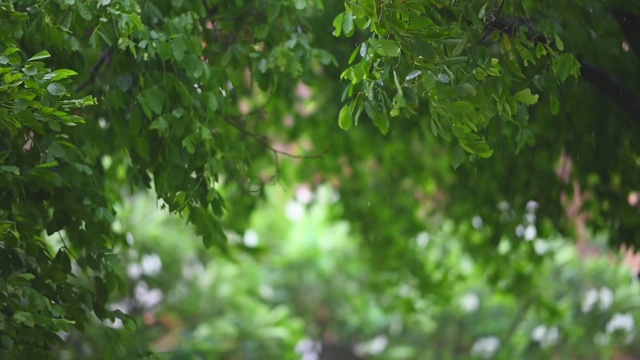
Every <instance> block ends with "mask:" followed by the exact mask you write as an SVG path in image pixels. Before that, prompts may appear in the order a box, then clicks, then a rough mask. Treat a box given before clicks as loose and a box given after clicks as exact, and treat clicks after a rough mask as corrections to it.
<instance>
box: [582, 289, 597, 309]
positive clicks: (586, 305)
mask: <svg viewBox="0 0 640 360" xmlns="http://www.w3.org/2000/svg"><path fill="white" fill-rule="evenodd" d="M598 298H599V293H598V290H596V289H593V288H591V289H589V290H588V291H587V293H586V294H585V295H584V300H583V301H582V313H583V314H586V313H588V312H590V311H591V309H593V306H594V305H595V304H596V303H597V302H598Z"/></svg>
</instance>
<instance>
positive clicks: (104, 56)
mask: <svg viewBox="0 0 640 360" xmlns="http://www.w3.org/2000/svg"><path fill="white" fill-rule="evenodd" d="M112 51H113V48H111V47H109V48H107V49H106V50H105V51H104V52H103V53H102V55H100V59H98V62H97V63H96V64H95V65H93V67H92V68H91V74H90V75H89V78H88V79H87V80H85V81H84V82H83V83H81V84H80V85H78V86H77V87H76V92H78V91H82V89H84V88H86V87H87V86H89V85H90V84H93V83H94V82H95V81H96V77H97V76H98V71H100V68H102V66H104V64H105V63H106V62H107V60H109V58H110V57H111V52H112Z"/></svg>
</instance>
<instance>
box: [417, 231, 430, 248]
mask: <svg viewBox="0 0 640 360" xmlns="http://www.w3.org/2000/svg"><path fill="white" fill-rule="evenodd" d="M429 241H431V236H429V233H427V232H426V231H423V232H421V233H419V234H418V236H416V244H417V245H418V247H419V248H421V249H424V248H426V247H427V245H429Z"/></svg>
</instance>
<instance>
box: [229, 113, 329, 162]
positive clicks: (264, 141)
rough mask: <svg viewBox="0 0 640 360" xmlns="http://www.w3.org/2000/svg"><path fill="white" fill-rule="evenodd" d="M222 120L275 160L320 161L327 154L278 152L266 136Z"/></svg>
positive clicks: (230, 121) (235, 123) (231, 121)
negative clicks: (258, 144)
mask: <svg viewBox="0 0 640 360" xmlns="http://www.w3.org/2000/svg"><path fill="white" fill-rule="evenodd" d="M224 120H225V121H226V122H227V124H229V125H231V126H232V127H234V128H235V129H237V130H238V131H240V132H241V133H243V134H245V135H247V136H249V137H251V138H253V139H255V140H256V141H258V142H259V143H260V144H261V145H262V146H264V147H266V148H267V149H269V150H271V151H272V152H273V153H274V154H275V155H276V160H277V156H278V155H283V156H286V157H290V158H293V159H320V158H322V157H323V156H324V155H325V154H327V153H328V152H329V150H324V151H323V152H321V153H318V154H313V155H297V154H291V153H289V152H286V151H282V150H278V149H276V148H274V147H273V146H271V144H270V143H269V139H267V137H266V136H263V135H259V134H256V133H254V132H251V131H249V130H247V129H245V128H244V127H243V126H241V125H240V124H238V122H237V121H234V120H231V119H229V118H224Z"/></svg>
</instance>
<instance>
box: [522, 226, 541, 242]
mask: <svg viewBox="0 0 640 360" xmlns="http://www.w3.org/2000/svg"><path fill="white" fill-rule="evenodd" d="M536 236H538V230H537V229H536V227H535V226H533V225H531V224H529V225H527V227H526V228H525V229H524V239H525V240H527V241H531V240H533V239H535V238H536Z"/></svg>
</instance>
